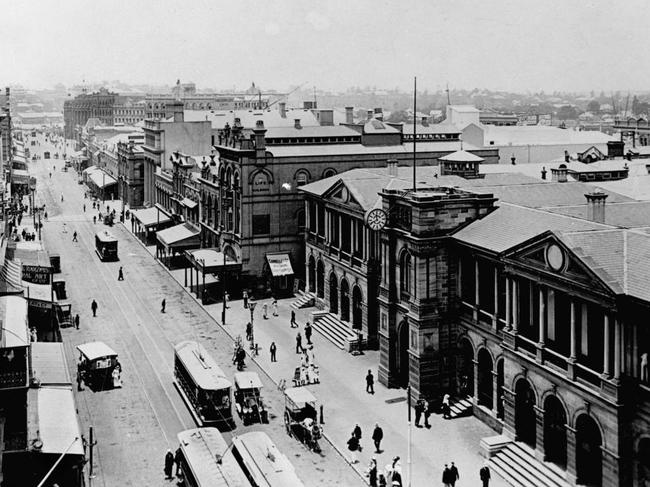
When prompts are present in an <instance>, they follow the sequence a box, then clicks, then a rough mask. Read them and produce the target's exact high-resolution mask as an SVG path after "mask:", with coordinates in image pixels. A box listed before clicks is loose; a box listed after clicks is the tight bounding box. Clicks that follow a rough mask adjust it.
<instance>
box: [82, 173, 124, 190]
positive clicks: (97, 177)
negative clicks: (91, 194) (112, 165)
mask: <svg viewBox="0 0 650 487" xmlns="http://www.w3.org/2000/svg"><path fill="white" fill-rule="evenodd" d="M89 176H90V179H91V180H92V182H93V183H94V184H95V186H97V187H98V188H105V187H107V186H111V185H113V184H117V180H116V179H115V178H114V177H113V176H111V175H110V174H106V173H105V172H104V171H102V170H99V171H93V172H91V173H90V174H89Z"/></svg>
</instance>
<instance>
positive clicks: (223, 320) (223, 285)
mask: <svg viewBox="0 0 650 487" xmlns="http://www.w3.org/2000/svg"><path fill="white" fill-rule="evenodd" d="M222 253H223V267H222V268H221V290H222V292H223V309H222V310H221V324H222V325H223V326H226V253H225V252H222Z"/></svg>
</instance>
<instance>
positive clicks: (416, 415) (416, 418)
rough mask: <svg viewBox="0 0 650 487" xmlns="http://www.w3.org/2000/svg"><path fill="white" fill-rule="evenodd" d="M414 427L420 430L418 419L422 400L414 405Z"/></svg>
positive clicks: (420, 415)
mask: <svg viewBox="0 0 650 487" xmlns="http://www.w3.org/2000/svg"><path fill="white" fill-rule="evenodd" d="M414 409H415V427H416V428H421V426H420V418H421V417H422V399H418V400H417V402H416V403H415V408H414Z"/></svg>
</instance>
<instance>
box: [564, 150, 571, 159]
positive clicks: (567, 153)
mask: <svg viewBox="0 0 650 487" xmlns="http://www.w3.org/2000/svg"><path fill="white" fill-rule="evenodd" d="M564 162H571V156H570V155H569V151H568V150H565V151H564Z"/></svg>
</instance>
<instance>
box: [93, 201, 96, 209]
mask: <svg viewBox="0 0 650 487" xmlns="http://www.w3.org/2000/svg"><path fill="white" fill-rule="evenodd" d="M94 209H96V207H95V202H94V201H93V210H94Z"/></svg>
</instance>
